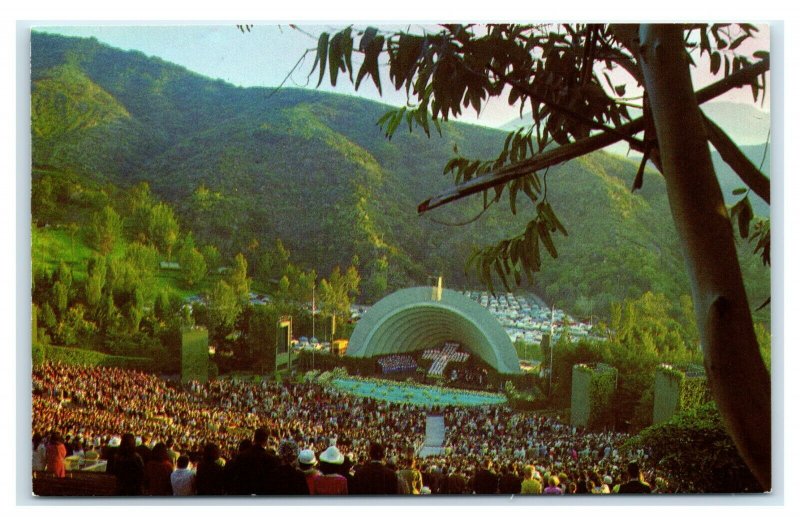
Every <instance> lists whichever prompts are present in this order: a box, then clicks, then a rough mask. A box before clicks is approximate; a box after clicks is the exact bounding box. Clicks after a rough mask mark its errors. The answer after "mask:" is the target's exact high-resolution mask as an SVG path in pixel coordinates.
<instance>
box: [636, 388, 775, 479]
mask: <svg viewBox="0 0 800 526" xmlns="http://www.w3.org/2000/svg"><path fill="white" fill-rule="evenodd" d="M637 449H644V450H645V451H647V452H648V453H649V455H650V458H651V460H652V461H653V462H654V463H655V464H656V465H657V466H658V467H659V468H660V469H662V470H663V471H665V472H666V473H667V474H668V476H669V478H670V479H671V480H674V481H676V483H677V484H678V487H677V488H676V489H677V490H678V491H680V492H681V493H746V492H759V491H760V489H759V485H758V482H757V481H756V479H755V478H754V477H753V475H752V474H751V473H750V471H749V470H748V469H747V466H746V465H745V463H744V461H743V460H742V458H741V457H740V456H739V453H738V452H737V451H736V447H735V446H734V444H733V440H731V438H730V437H729V436H728V434H727V433H726V431H725V429H724V427H723V425H722V420H721V417H720V414H719V410H718V409H717V406H716V404H714V403H713V402H709V403H707V404H704V405H702V406H698V407H696V408H694V409H691V410H689V411H684V412H681V413H678V414H677V415H675V416H673V417H672V418H671V419H670V420H667V421H666V422H662V423H661V424H658V425H654V426H650V427H648V428H647V429H645V430H644V431H642V432H641V433H639V434H638V435H636V436H635V437H633V438H631V439H630V440H628V442H626V443H625V445H624V447H623V451H624V452H631V451H635V450H637Z"/></svg>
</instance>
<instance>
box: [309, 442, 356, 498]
mask: <svg viewBox="0 0 800 526" xmlns="http://www.w3.org/2000/svg"><path fill="white" fill-rule="evenodd" d="M343 463H344V455H342V453H341V451H339V449H338V448H337V447H336V446H331V447H329V448H328V449H326V450H325V451H323V452H322V454H321V455H320V456H319V470H320V471H321V472H322V473H321V474H320V475H317V476H316V477H312V479H311V486H312V488H311V494H312V495H347V494H348V491H347V490H348V488H347V479H346V478H345V477H343V476H342V475H339V474H338V473H336V470H337V468H338V466H340V465H341V464H343Z"/></svg>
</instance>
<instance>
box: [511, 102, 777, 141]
mask: <svg viewBox="0 0 800 526" xmlns="http://www.w3.org/2000/svg"><path fill="white" fill-rule="evenodd" d="M702 110H703V111H704V112H705V114H706V115H708V117H709V118H710V119H711V120H713V121H714V122H715V123H717V125H718V126H719V127H720V128H722V129H723V130H725V133H727V134H728V136H730V138H731V139H733V141H734V142H735V143H736V144H738V145H739V146H748V145H758V144H764V143H765V142H767V139H768V138H769V129H770V115H769V113H767V112H764V111H761V110H759V109H758V108H756V107H754V106H752V105H750V104H742V103H736V102H715V101H710V102H707V103H706V104H703V106H702ZM630 114H631V117H632V118H634V119H635V118H637V117H639V116H640V115H641V111H639V110H636V109H631V110H630ZM530 120H531V114H530V112H528V113H526V114H525V115H523V116H522V117H520V118H517V119H513V120H510V121H508V122H507V123H505V124H504V125H502V126H500V129H501V130H505V131H511V130H516V129H517V128H519V127H520V126H525V125H526V124H530ZM623 147H624V145H623ZM623 153H624V152H623Z"/></svg>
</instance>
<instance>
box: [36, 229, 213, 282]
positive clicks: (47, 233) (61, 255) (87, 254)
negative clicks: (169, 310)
mask: <svg viewBox="0 0 800 526" xmlns="http://www.w3.org/2000/svg"><path fill="white" fill-rule="evenodd" d="M127 246H128V243H127V242H126V241H124V240H119V241H117V243H116V244H115V246H114V249H113V250H112V252H111V255H112V256H114V257H123V256H124V254H125V250H126V248H127ZM96 254H97V252H96V251H95V250H94V249H92V248H91V247H90V246H89V245H88V244H86V242H85V239H84V238H83V234H82V232H81V230H80V229H78V230H77V231H75V233H74V234H73V233H72V230H71V229H70V228H69V227H68V226H63V225H58V226H49V227H44V228H39V227H36V226H35V225H34V226H32V229H31V263H32V264H33V268H34V269H42V268H43V269H45V270H46V271H47V272H53V271H54V270H55V269H56V268H58V265H59V263H60V262H61V261H63V262H64V263H66V264H67V265H68V266H69V267H70V268H71V269H72V276H73V278H74V280H75V281H84V280H86V269H87V262H88V261H89V259H90V258H91V257H92V256H94V255H96ZM154 276H155V280H154V289H155V290H156V291H159V290H166V291H168V292H174V293H176V294H178V295H180V296H181V297H182V298H187V297H189V296H192V295H195V294H198V293H199V292H200V291H202V290H205V289H207V288H208V287H210V286H211V283H212V280H211V278H205V279H204V280H203V281H201V282H200V283H199V284H196V285H194V286H192V287H188V286H186V284H184V283H183V281H182V280H181V279H180V273H179V272H176V271H174V270H161V269H159V270H156V272H155V274H154Z"/></svg>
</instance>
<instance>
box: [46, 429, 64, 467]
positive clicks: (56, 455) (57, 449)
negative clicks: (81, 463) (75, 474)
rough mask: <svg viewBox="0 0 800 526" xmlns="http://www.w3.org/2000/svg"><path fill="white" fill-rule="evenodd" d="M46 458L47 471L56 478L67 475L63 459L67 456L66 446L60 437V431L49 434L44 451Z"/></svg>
mask: <svg viewBox="0 0 800 526" xmlns="http://www.w3.org/2000/svg"><path fill="white" fill-rule="evenodd" d="M45 458H46V459H47V472H48V473H52V474H53V475H55V476H56V477H58V478H64V477H66V476H67V465H66V462H64V459H65V458H67V446H65V445H64V440H63V439H62V438H61V433H59V432H58V431H53V432H52V433H51V434H50V441H49V442H48V443H47V449H46V452H45Z"/></svg>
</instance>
